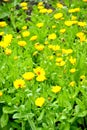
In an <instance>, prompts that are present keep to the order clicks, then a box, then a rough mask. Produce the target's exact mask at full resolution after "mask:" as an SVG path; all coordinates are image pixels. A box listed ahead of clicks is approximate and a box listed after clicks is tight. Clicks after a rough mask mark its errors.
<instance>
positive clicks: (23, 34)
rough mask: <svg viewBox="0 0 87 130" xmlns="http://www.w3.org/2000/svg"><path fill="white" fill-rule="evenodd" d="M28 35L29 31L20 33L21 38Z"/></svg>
mask: <svg viewBox="0 0 87 130" xmlns="http://www.w3.org/2000/svg"><path fill="white" fill-rule="evenodd" d="M29 35H30V32H29V31H24V32H22V36H23V37H28V36H29Z"/></svg>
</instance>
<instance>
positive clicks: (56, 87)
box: [51, 86, 61, 93]
mask: <svg viewBox="0 0 87 130" xmlns="http://www.w3.org/2000/svg"><path fill="white" fill-rule="evenodd" d="M60 90H61V87H60V86H53V87H52V89H51V91H52V92H54V93H58V92H60Z"/></svg>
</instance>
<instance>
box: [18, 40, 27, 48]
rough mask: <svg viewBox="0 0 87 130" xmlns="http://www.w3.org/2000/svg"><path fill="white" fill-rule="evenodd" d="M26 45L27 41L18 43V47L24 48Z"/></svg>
mask: <svg viewBox="0 0 87 130" xmlns="http://www.w3.org/2000/svg"><path fill="white" fill-rule="evenodd" d="M26 44H27V43H26V41H19V42H18V45H19V46H21V47H24V46H25V45H26Z"/></svg>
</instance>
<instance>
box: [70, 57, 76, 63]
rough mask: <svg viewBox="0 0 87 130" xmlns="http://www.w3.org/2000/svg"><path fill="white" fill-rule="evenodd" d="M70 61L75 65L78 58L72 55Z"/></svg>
mask: <svg viewBox="0 0 87 130" xmlns="http://www.w3.org/2000/svg"><path fill="white" fill-rule="evenodd" d="M69 61H70V63H71V64H72V65H74V64H75V63H76V58H73V57H72V56H71V57H70V59H69Z"/></svg>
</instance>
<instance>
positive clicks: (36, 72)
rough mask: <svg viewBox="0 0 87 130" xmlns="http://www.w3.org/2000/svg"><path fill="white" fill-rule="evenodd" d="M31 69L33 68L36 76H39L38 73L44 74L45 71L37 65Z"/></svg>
mask: <svg viewBox="0 0 87 130" xmlns="http://www.w3.org/2000/svg"><path fill="white" fill-rule="evenodd" d="M33 70H34V73H35V74H36V75H37V76H39V75H45V71H44V69H43V68H41V67H37V68H35V69H33Z"/></svg>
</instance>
